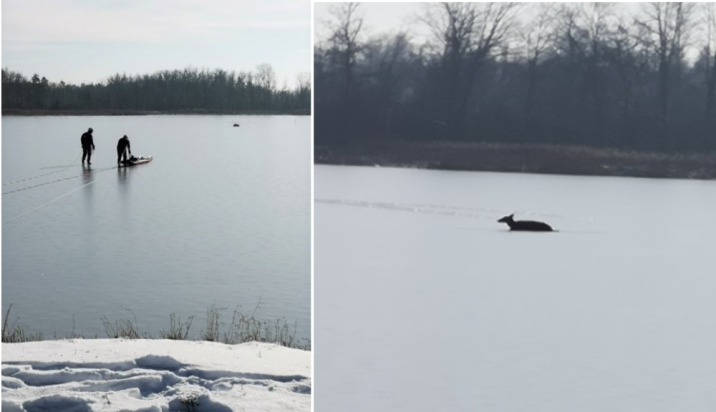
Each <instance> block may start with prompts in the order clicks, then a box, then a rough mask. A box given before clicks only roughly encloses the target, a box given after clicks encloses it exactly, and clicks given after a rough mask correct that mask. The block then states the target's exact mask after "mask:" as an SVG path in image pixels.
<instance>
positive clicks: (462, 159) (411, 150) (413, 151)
mask: <svg viewBox="0 0 716 412" xmlns="http://www.w3.org/2000/svg"><path fill="white" fill-rule="evenodd" d="M314 159H315V160H314V162H315V164H325V165H352V166H383V167H405V168H417V169H435V170H460V171H489V172H513V173H540V174H560V175H565V174H566V175H586V176H622V177H648V178H673V179H704V180H707V179H716V152H711V153H706V154H701V153H672V154H666V153H655V152H638V151H627V150H617V149H600V148H592V147H583V146H557V145H533V144H499V143H469V142H448V141H443V142H405V141H391V142H378V141H370V142H367V143H364V144H360V145H357V144H345V145H323V144H318V143H316V145H315V156H314Z"/></svg>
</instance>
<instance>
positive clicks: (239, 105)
mask: <svg viewBox="0 0 716 412" xmlns="http://www.w3.org/2000/svg"><path fill="white" fill-rule="evenodd" d="M297 83H298V86H297V87H295V88H293V89H289V88H287V87H285V86H284V87H282V88H278V87H277V86H276V75H275V72H274V70H273V68H272V67H271V66H270V65H268V64H261V65H259V66H258V67H257V68H256V71H254V72H239V73H236V72H233V71H231V72H227V71H225V70H221V69H215V70H206V69H202V70H198V69H193V68H187V69H184V70H164V71H159V72H156V73H153V74H145V75H134V76H132V75H126V74H115V75H113V76H111V77H109V78H108V79H107V80H106V81H102V82H99V83H90V84H84V83H82V84H80V85H74V84H67V83H65V82H64V81H60V82H59V83H56V82H50V81H48V80H47V78H45V77H40V75H38V74H35V75H33V76H32V77H31V78H30V79H27V78H26V77H25V76H23V75H22V74H20V73H17V72H13V71H11V70H9V69H7V68H3V69H2V108H3V110H20V111H23V110H29V111H33V110H40V111H85V112H93V111H118V112H122V111H156V112H210V113H222V112H230V113H240V112H263V113H305V114H308V113H310V110H311V78H310V75H309V74H308V73H302V74H300V75H299V76H298V77H297Z"/></svg>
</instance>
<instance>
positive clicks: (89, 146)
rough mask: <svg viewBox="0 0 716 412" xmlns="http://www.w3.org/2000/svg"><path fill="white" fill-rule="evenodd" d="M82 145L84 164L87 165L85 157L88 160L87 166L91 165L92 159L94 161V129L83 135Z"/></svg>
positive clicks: (81, 138)
mask: <svg viewBox="0 0 716 412" xmlns="http://www.w3.org/2000/svg"><path fill="white" fill-rule="evenodd" d="M80 143H82V164H84V163H85V157H86V158H87V164H88V165H91V164H92V162H90V159H92V151H93V150H94V140H92V128H91V127H90V128H89V130H87V131H86V132H84V133H82V137H80Z"/></svg>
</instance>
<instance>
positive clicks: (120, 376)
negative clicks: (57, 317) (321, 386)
mask: <svg viewBox="0 0 716 412" xmlns="http://www.w3.org/2000/svg"><path fill="white" fill-rule="evenodd" d="M310 409H311V352H309V351H303V350H299V349H290V348H286V347H282V346H279V345H275V344H267V343H257V342H251V343H244V344H241V345H225V344H222V343H215V342H204V341H173V340H149V339H138V340H123V339H89V340H83V339H75V340H59V341H43V342H29V343H12V344H9V343H3V344H2V410H3V412H14V411H26V412H36V411H37V412H39V411H74V412H85V411H87V412H89V411H143V412H160V411H161V412H169V411H197V412H210V411H213V412H223V411H243V410H245V411H309V410H310Z"/></svg>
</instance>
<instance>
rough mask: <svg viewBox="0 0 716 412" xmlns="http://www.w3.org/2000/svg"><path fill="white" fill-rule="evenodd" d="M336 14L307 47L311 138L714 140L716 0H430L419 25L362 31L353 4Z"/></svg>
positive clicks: (601, 142) (676, 144)
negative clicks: (614, 0) (624, 0)
mask: <svg viewBox="0 0 716 412" xmlns="http://www.w3.org/2000/svg"><path fill="white" fill-rule="evenodd" d="M331 17H332V19H331V21H330V23H328V25H327V26H326V27H325V28H327V32H328V33H330V34H329V36H328V37H327V38H325V39H323V40H322V41H320V42H317V44H316V47H315V50H314V79H315V84H316V91H315V102H314V105H315V138H316V142H317V143H318V144H342V143H351V142H361V141H366V140H367V139H368V140H370V139H374V140H380V141H391V140H392V141H398V140H402V141H406V140H407V141H441V140H443V141H481V142H504V143H537V144H560V145H586V146H593V147H614V148H626V149H638V150H656V151H701V150H713V149H715V148H716V64H715V62H716V6H715V5H714V4H713V3H701V4H694V3H641V4H639V5H636V4H632V5H629V6H626V5H624V4H610V3H562V4H558V3H533V4H520V3H441V4H426V5H425V6H424V8H423V10H422V11H421V12H419V13H418V14H417V16H416V18H415V20H416V23H415V25H414V29H415V30H416V31H417V32H420V33H425V34H424V35H422V36H416V35H415V33H408V32H400V33H397V34H391V35H379V36H373V37H370V38H369V37H368V36H367V34H366V33H365V30H364V27H363V23H364V21H363V17H362V16H361V8H360V4H357V3H343V4H339V5H336V6H334V8H333V9H332V12H331ZM416 39H417V40H416Z"/></svg>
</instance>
